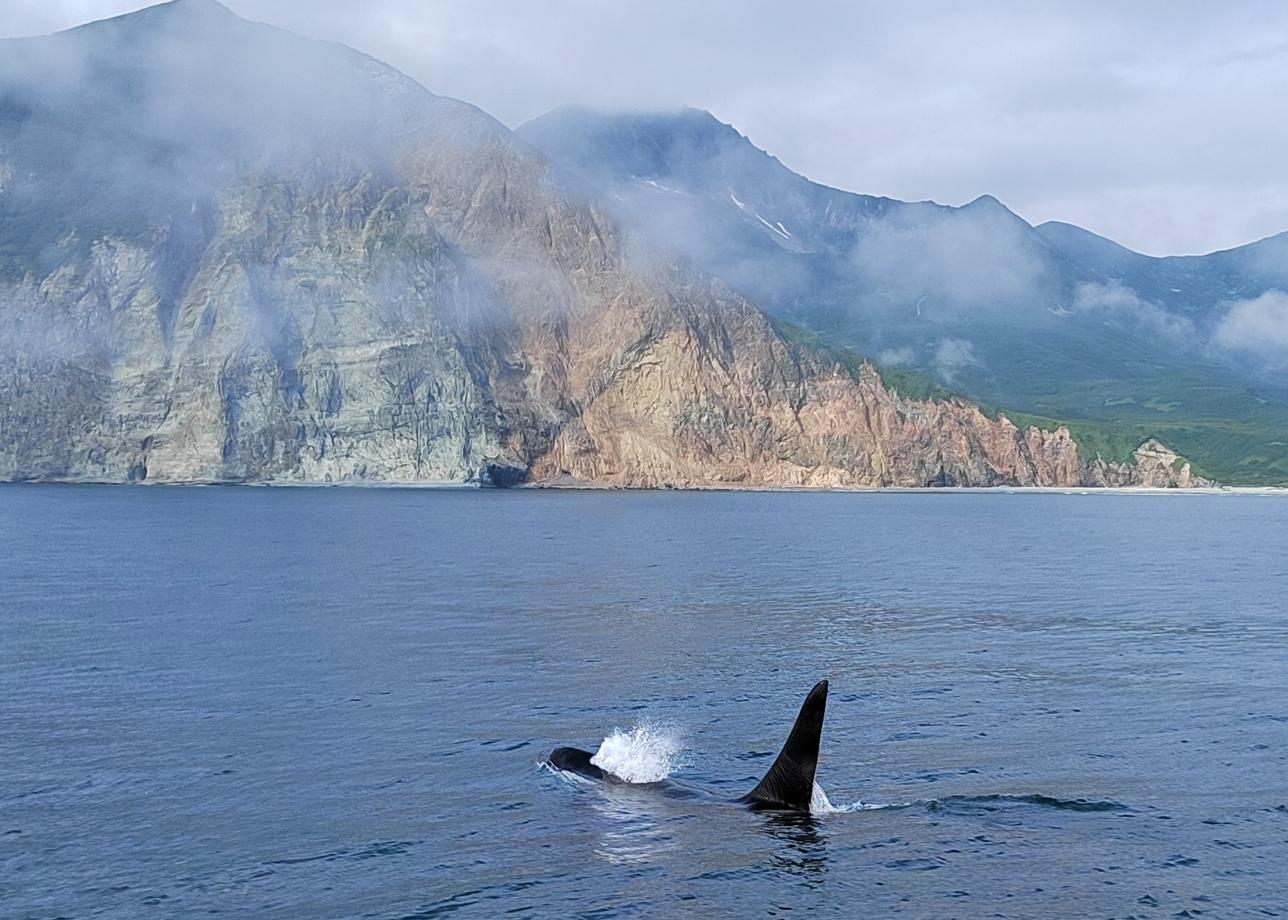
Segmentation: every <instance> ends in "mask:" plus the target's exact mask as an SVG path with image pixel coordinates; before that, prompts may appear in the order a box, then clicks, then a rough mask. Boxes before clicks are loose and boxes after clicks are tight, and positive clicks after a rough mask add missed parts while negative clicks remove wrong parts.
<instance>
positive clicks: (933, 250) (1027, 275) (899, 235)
mask: <svg viewBox="0 0 1288 920" xmlns="http://www.w3.org/2000/svg"><path fill="white" fill-rule="evenodd" d="M852 258H853V264H854V267H855V268H856V269H857V270H858V273H859V276H860V277H861V278H862V281H863V284H864V285H865V286H866V287H867V288H868V289H869V290H871V291H872V293H873V294H874V295H876V296H877V297H878V298H880V300H882V301H884V302H886V303H888V304H890V305H891V306H896V307H899V308H901V309H903V308H906V306H905V305H907V304H915V305H916V311H917V313H918V315H930V316H932V317H933V316H939V317H941V318H949V317H952V316H959V315H961V314H963V313H972V314H973V313H978V312H981V311H989V310H1005V309H1008V308H1014V307H1016V306H1027V305H1032V304H1034V303H1035V302H1037V301H1038V300H1040V295H1039V294H1038V292H1039V290H1040V288H1041V279H1042V269H1043V266H1042V260H1041V258H1040V256H1039V254H1038V253H1037V252H1036V251H1035V250H1034V248H1033V246H1032V241H1031V240H1030V239H1029V229H1028V227H1027V226H1026V225H1024V224H1023V223H1022V222H1021V221H1019V220H1018V219H1016V217H1015V216H1014V215H1013V214H1010V213H1009V212H1007V211H1006V210H1005V208H1003V207H1002V206H1001V205H1000V204H997V203H996V202H991V201H987V200H985V201H981V202H977V203H974V204H972V205H968V206H967V207H964V208H957V209H952V210H941V209H938V208H934V207H932V206H926V205H914V206H913V207H910V208H903V209H899V210H897V211H895V212H894V213H893V214H891V215H889V216H886V217H883V218H880V219H878V220H875V221H873V222H872V223H871V224H869V226H868V227H867V228H866V229H865V231H864V232H863V234H862V236H861V237H860V239H859V243H858V245H857V246H856V247H855V249H854V253H853V257H852Z"/></svg>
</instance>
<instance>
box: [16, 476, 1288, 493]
mask: <svg viewBox="0 0 1288 920" xmlns="http://www.w3.org/2000/svg"><path fill="white" fill-rule="evenodd" d="M5 486H128V487H143V488H150V489H171V488H178V489H194V488H220V489H227V488H234V489H235V488H250V489H327V488H340V489H378V490H396V489H406V490H415V491H466V492H534V491H535V492H609V493H611V492H620V493H630V492H637V493H646V492H677V493H683V492H699V493H702V492H764V493H792V494H811V495H812V494H829V493H831V494H854V495H880V494H897V495H960V494H971V495H998V494H1002V495H1005V494H1017V495H1211V496H1221V495H1227V496H1239V495H1265V496H1272V497H1288V486H1196V487H1193V488H1185V489H1182V488H1167V487H1159V486H769V485H755V486H743V485H691V486H617V485H597V484H595V483H567V482H564V483H524V484H521V485H516V486H504V487H498V486H485V485H480V484H479V483H477V482H462V481H457V480H423V481H405V482H399V481H393V480H336V481H332V482H319V481H312V482H304V481H293V480H276V481H274V480H265V481H257V482H229V481H223V480H204V481H203V480H194V481H190V482H121V481H120V480H112V479H18V480H0V488H2V487H5Z"/></svg>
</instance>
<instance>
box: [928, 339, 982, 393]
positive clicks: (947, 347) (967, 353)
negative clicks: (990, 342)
mask: <svg viewBox="0 0 1288 920" xmlns="http://www.w3.org/2000/svg"><path fill="white" fill-rule="evenodd" d="M979 363H980V361H979V358H977V357H976V356H975V346H974V345H972V344H971V343H970V342H968V341H966V340H965V339H941V340H940V342H939V344H938V345H937V346H936V347H935V357H934V366H935V370H936V372H938V374H939V376H940V377H941V378H943V380H944V381H945V382H947V383H953V382H954V381H955V380H956V379H957V375H958V374H959V373H961V372H962V371H963V370H964V369H966V368H968V367H973V366H975V365H978V364H979Z"/></svg>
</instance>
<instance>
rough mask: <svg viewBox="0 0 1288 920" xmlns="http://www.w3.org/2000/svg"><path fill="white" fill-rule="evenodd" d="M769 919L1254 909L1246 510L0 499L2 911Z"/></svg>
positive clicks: (1258, 665) (1282, 605) (1268, 748)
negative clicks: (745, 804) (798, 751)
mask: <svg viewBox="0 0 1288 920" xmlns="http://www.w3.org/2000/svg"><path fill="white" fill-rule="evenodd" d="M822 677H826V678H829V679H830V681H831V698H830V701H829V705H828V712H827V723H826V728H825V732H824V735H823V742H822V755H821V762H820V766H819V773H818V778H819V781H820V783H821V785H822V787H823V788H824V789H825V790H826V792H827V794H828V796H829V797H830V799H831V801H832V802H833V803H835V804H836V805H837V806H841V807H842V808H841V809H840V810H837V811H835V812H832V813H826V814H819V815H814V816H782V815H774V814H767V813H756V812H750V811H746V810H744V809H742V808H740V807H738V806H736V805H732V804H727V803H726V802H725V800H726V799H733V798H736V797H737V796H739V795H741V794H742V793H744V792H746V791H747V790H748V789H749V788H750V787H751V786H752V785H753V784H754V783H755V782H756V780H757V779H758V778H759V776H760V775H761V774H762V773H763V772H764V770H765V769H766V768H767V767H768V765H769V763H770V762H771V761H772V759H773V757H774V755H775V754H776V752H777V750H778V748H779V746H780V745H781V744H782V741H783V740H784V738H785V736H786V733H787V731H788V729H789V728H790V725H791V722H792V719H793V718H794V716H795V713H796V710H797V708H798V707H799V705H800V702H801V699H802V698H803V697H804V695H805V693H806V691H807V690H808V689H809V687H810V686H811V685H812V684H813V683H814V682H815V681H816V680H818V679H820V678H822ZM636 727H643V728H642V730H641V731H640V732H638V733H636V735H635V736H633V737H635V738H636V739H637V740H638V739H640V738H643V739H646V740H647V739H654V740H656V739H658V738H662V739H665V740H666V742H667V745H671V744H672V743H678V745H679V750H678V752H675V751H671V750H670V749H669V748H668V749H667V750H665V751H663V755H664V756H665V758H666V760H667V764H666V765H667V767H669V768H670V772H671V778H672V780H674V781H676V782H681V783H684V784H686V785H692V786H695V787H701V788H703V789H706V790H708V791H709V792H710V793H711V795H710V796H709V797H698V798H677V797H674V796H668V795H662V794H659V790H657V789H655V788H653V787H650V786H620V785H619V786H600V785H595V784H581V783H577V782H573V781H570V780H569V779H568V778H567V777H565V776H562V775H559V774H556V773H554V772H551V771H550V770H548V769H544V768H543V767H542V766H541V765H540V760H541V758H542V756H543V755H545V754H546V753H548V752H549V750H550V749H551V748H553V747H555V746H556V745H561V744H576V745H579V746H582V747H586V748H589V749H592V750H594V749H595V748H596V747H598V746H599V744H600V743H601V742H602V741H603V740H604V739H605V738H606V737H608V736H610V735H612V734H613V733H614V730H615V729H620V730H621V731H622V732H623V733H627V732H630V731H631V730H632V729H635V728H636ZM664 747H666V745H664ZM654 753H656V752H654ZM639 754H640V756H641V757H647V756H648V755H649V754H650V751H648V750H645V751H641V752H639ZM860 803H861V804H862V805H863V806H865V807H863V808H859V807H858V805H859V804H860ZM802 911H804V912H812V914H813V915H818V916H839V917H855V916H868V917H884V916H908V917H1017V918H1018V917H1039V916H1041V917H1128V916H1132V917H1139V918H1144V917H1247V916H1278V915H1288V499H1283V498H1278V497H1272V496H1247V495H1161V496H1160V495H1123V494H1096V495H1062V494H1033V493H1014V494H996V493H989V494H977V493H933V494H900V493H896V494H889V493H873V494H866V493H860V494H839V493H667V492H649V493H624V492H610V493H601V492H548V491H509V492H507V491H467V490H400V489H343V488H330V489H254V488H145V487H133V488H131V487H96V486H85V487H81V486H7V487H2V488H0V917H4V918H54V917H67V918H86V917H111V918H138V917H144V918H146V917H193V916H204V915H216V914H218V915H224V916H233V917H255V918H331V917H336V918H339V917H345V918H349V917H353V918H391V920H393V918H407V920H410V918H431V917H440V916H453V917H498V916H504V915H510V914H514V915H519V916H532V917H545V916H560V917H595V918H610V917H675V916H703V917H719V916H732V917H753V916H782V915H786V914H788V913H791V914H799V913H801V912H802Z"/></svg>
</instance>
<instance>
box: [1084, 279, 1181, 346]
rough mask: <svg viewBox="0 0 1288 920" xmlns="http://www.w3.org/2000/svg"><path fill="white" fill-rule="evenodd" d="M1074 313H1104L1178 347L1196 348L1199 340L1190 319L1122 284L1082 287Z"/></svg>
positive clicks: (1091, 283) (1097, 284)
mask: <svg viewBox="0 0 1288 920" xmlns="http://www.w3.org/2000/svg"><path fill="white" fill-rule="evenodd" d="M1073 311H1074V312H1080V313H1100V314H1103V315H1105V316H1106V317H1107V318H1114V319H1118V320H1122V321H1126V322H1130V323H1133V324H1136V325H1139V326H1144V327H1146V328H1148V329H1151V330H1153V331H1154V332H1156V333H1159V334H1160V335H1164V336H1166V337H1168V338H1170V339H1173V340H1175V341H1176V342H1178V343H1183V344H1193V343H1194V342H1195V341H1196V340H1197V333H1196V331H1195V329H1194V324H1193V323H1192V322H1191V321H1190V320H1189V319H1187V318H1185V317H1184V316H1178V315H1176V314H1175V313H1172V312H1170V311H1169V310H1167V309H1166V308H1165V307H1163V306H1162V305H1160V304H1157V303H1155V302H1154V301H1152V300H1146V299H1145V298H1143V297H1141V296H1140V295H1139V294H1137V293H1136V292H1135V291H1134V290H1132V289H1131V288H1130V287H1128V286H1127V285H1125V284H1123V283H1122V282H1120V281H1110V282H1109V283H1108V284H1100V283H1098V282H1087V283H1084V284H1079V285H1078V286H1077V288H1075V289H1074V292H1073Z"/></svg>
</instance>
